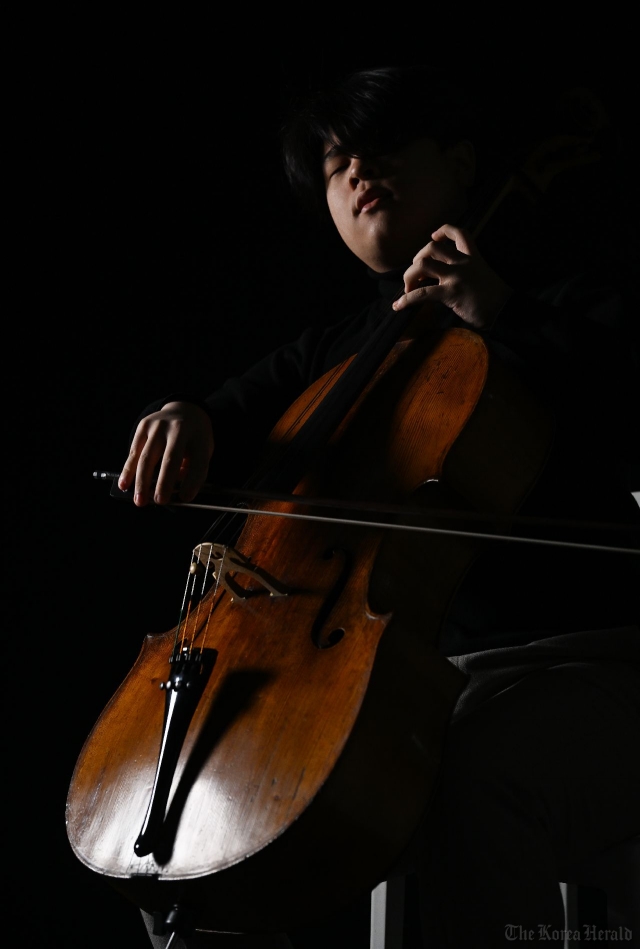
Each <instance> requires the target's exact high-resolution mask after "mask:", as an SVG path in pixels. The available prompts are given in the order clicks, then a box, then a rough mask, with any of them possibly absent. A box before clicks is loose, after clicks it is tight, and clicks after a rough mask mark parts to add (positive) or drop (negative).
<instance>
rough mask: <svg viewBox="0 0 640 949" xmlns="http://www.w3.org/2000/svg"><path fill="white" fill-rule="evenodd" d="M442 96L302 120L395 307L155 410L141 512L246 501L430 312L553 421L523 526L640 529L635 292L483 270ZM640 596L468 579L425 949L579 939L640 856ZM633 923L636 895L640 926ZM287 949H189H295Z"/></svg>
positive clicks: (310, 174)
mask: <svg viewBox="0 0 640 949" xmlns="http://www.w3.org/2000/svg"><path fill="white" fill-rule="evenodd" d="M438 88H439V87H438V86H437V83H436V81H435V77H434V76H433V75H432V74H431V72H430V71H429V69H428V68H426V67H412V68H406V69H379V70H369V71H365V72H361V73H357V74H354V75H352V76H349V77H347V78H346V79H344V80H342V81H341V82H339V83H338V84H336V85H335V86H333V87H331V88H329V89H326V90H324V91H322V92H320V93H318V94H316V95H314V96H313V97H310V98H309V100H308V101H307V102H306V103H305V104H304V105H302V106H298V107H297V108H296V111H295V114H294V115H293V117H292V118H291V120H290V121H289V123H288V124H287V126H286V129H285V132H284V139H283V141H284V158H285V166H286V170H287V174H288V176H289V179H290V181H291V183H292V185H293V187H294V189H295V190H296V191H297V192H298V193H299V194H300V195H301V196H302V197H303V198H306V199H308V201H309V202H310V203H311V204H312V205H313V206H314V207H315V208H316V210H317V213H319V214H321V215H328V216H329V217H330V219H331V221H332V222H333V225H335V227H336V228H337V231H338V233H339V235H340V237H341V239H342V240H343V242H344V243H345V244H346V246H347V247H348V248H349V250H350V251H351V252H352V253H353V254H355V256H356V257H357V258H358V259H359V260H360V261H361V262H362V264H363V265H364V266H365V267H366V268H367V270H368V273H369V275H370V277H371V278H372V287H373V286H374V284H377V288H378V296H377V297H376V298H375V299H374V300H373V302H371V304H370V305H368V306H367V307H366V308H365V309H364V310H363V311H361V312H360V313H357V314H355V315H354V316H353V317H351V318H348V319H346V320H342V321H341V322H339V323H330V324H329V325H328V326H327V327H324V328H311V329H309V330H307V331H306V332H305V333H304V334H303V335H302V336H301V337H300V338H299V339H298V340H296V341H295V342H293V343H291V344H288V345H285V346H283V347H281V348H280V349H278V350H276V351H275V352H273V353H272V354H271V355H269V356H268V357H267V358H265V359H263V360H262V361H261V362H260V363H258V364H257V365H256V366H254V367H252V368H249V369H248V370H247V372H246V373H245V374H244V375H242V376H240V377H238V378H232V379H229V380H227V382H226V383H225V384H224V385H223V386H222V388H219V389H217V390H216V391H214V392H213V393H212V394H211V395H208V396H206V398H201V397H200V396H199V395H198V394H195V393H190V392H176V393H169V394H168V395H166V396H165V397H163V398H161V399H159V400H158V401H157V402H156V403H154V404H153V405H152V406H149V407H147V409H145V410H144V412H143V413H142V417H141V418H140V421H139V422H138V424H137V427H136V429H135V433H134V436H133V439H132V443H131V450H130V454H129V457H128V458H127V460H126V463H125V465H124V467H123V470H122V474H121V477H120V481H119V486H120V488H121V489H122V490H127V489H131V488H134V489H135V503H136V505H138V506H144V505H146V504H148V503H150V502H151V501H152V500H153V501H154V502H155V503H156V504H160V505H163V504H167V503H168V502H169V501H170V499H171V497H172V496H173V494H174V491H177V492H178V495H179V497H180V498H181V499H182V500H185V501H188V500H192V499H193V498H194V497H195V496H196V494H197V493H198V491H199V489H200V488H201V486H202V485H203V483H204V482H205V481H207V480H216V481H220V480H221V479H222V480H227V481H228V482H229V483H230V484H233V483H240V482H239V481H238V480H237V479H238V478H240V477H241V476H242V474H243V472H244V473H245V474H246V472H247V471H248V469H249V467H250V465H251V463H252V461H253V460H254V459H255V458H256V457H257V455H258V452H259V450H260V447H261V445H262V444H263V443H264V440H265V438H266V436H267V435H268V433H269V431H270V429H271V428H272V426H273V425H274V423H275V422H276V421H277V419H278V418H279V417H280V416H281V414H282V413H283V412H284V410H285V409H286V408H287V406H288V405H290V404H291V402H293V400H294V399H295V398H296V397H297V396H298V395H299V394H300V393H301V392H302V391H304V389H305V388H307V387H308V386H309V385H310V384H311V383H312V382H313V381H314V379H317V378H318V377H319V376H320V375H321V374H322V373H324V372H325V371H327V370H328V369H330V368H332V367H333V366H334V365H336V364H337V363H339V362H340V361H341V360H343V359H345V358H346V357H347V356H349V355H351V354H353V353H355V352H357V351H358V348H359V346H360V345H361V344H362V343H363V341H364V340H365V339H366V338H367V335H368V334H369V333H370V332H371V330H372V328H373V327H374V326H376V325H377V324H378V322H379V321H380V320H381V319H382V318H384V315H385V313H386V312H387V311H388V309H389V306H390V305H391V303H392V301H395V302H393V308H394V309H395V310H396V311H400V310H402V309H403V308H406V307H410V306H412V305H413V304H417V303H424V302H425V301H429V303H430V305H431V306H432V309H433V313H434V318H435V319H436V320H437V321H438V325H439V326H441V327H450V326H466V327H470V328H472V329H473V330H474V331H476V332H477V333H479V334H481V335H482V336H483V337H484V338H485V339H486V341H487V343H488V346H489V349H490V351H491V352H492V353H493V354H494V356H495V358H498V359H503V360H506V361H507V362H508V363H509V364H510V365H511V366H512V367H513V368H515V370H516V371H517V372H518V373H519V374H520V375H521V376H522V377H523V378H524V379H526V381H527V383H528V384H530V385H531V386H532V388H533V390H534V391H535V392H536V394H537V395H538V397H539V398H540V399H541V400H544V402H545V404H548V405H549V406H550V407H551V410H552V412H553V415H554V419H555V427H556V431H555V438H554V443H553V448H552V451H551V454H550V457H549V460H548V462H547V464H546V466H545V470H544V472H543V475H542V477H541V479H540V482H539V484H538V485H537V486H536V489H535V490H534V492H533V493H532V495H531V497H530V498H529V499H528V502H527V506H526V509H525V511H526V513H528V514H530V515H532V516H538V517H540V518H545V519H551V518H564V519H568V520H574V521H588V522H595V521H601V522H606V523H618V524H627V525H633V524H635V525H638V524H639V523H640V510H638V506H637V504H636V503H635V501H634V499H633V497H632V495H631V490H630V487H629V485H628V483H625V480H624V472H625V463H626V462H627V460H628V457H629V452H630V446H631V444H632V441H633V439H632V432H633V425H634V420H635V419H636V418H637V416H636V414H635V413H637V408H638V403H637V391H636V390H635V389H634V386H635V377H634V372H635V373H636V374H637V369H638V366H637V356H635V355H634V352H633V335H634V334H633V332H631V330H630V327H629V322H628V321H629V319H630V317H629V315H628V310H626V309H625V302H624V294H623V293H622V289H621V287H620V286H619V285H618V281H616V280H614V281H613V285H612V286H611V285H609V284H608V282H607V281H604V280H603V279H602V274H601V273H597V274H594V273H593V272H591V273H589V274H587V275H585V274H581V273H579V272H578V271H577V270H575V269H573V268H572V267H569V270H568V272H567V273H562V268H561V266H560V267H559V266H558V265H559V264H560V265H561V264H562V261H558V260H556V259H555V258H553V256H552V255H551V254H547V255H545V254H544V253H541V254H540V256H539V258H538V259H537V261H536V263H537V264H539V263H540V261H542V264H541V267H542V269H541V271H538V272H537V273H536V274H535V285H532V283H530V282H529V281H528V280H527V277H529V276H530V274H529V273H527V268H526V267H524V266H523V267H518V266H514V264H513V258H514V256H515V258H516V261H517V263H522V262H521V261H518V260H517V254H515V255H514V254H513V252H511V254H510V255H509V254H507V253H506V248H508V245H509V238H508V236H507V237H506V239H505V240H503V245H502V250H503V251H504V252H505V253H504V258H505V259H504V261H502V262H503V268H501V266H500V265H501V257H500V254H499V253H495V254H494V255H493V256H492V258H491V262H489V255H488V254H487V253H485V252H484V251H483V253H481V252H480V251H479V249H478V246H479V244H480V243H481V242H480V240H478V241H476V240H475V239H474V237H473V236H472V234H471V232H470V230H469V229H468V228H467V227H466V226H465V215H466V213H467V211H468V209H469V206H470V202H471V198H472V195H473V193H474V189H475V188H476V157H477V156H476V150H475V148H474V144H473V142H472V136H470V135H469V129H468V125H467V124H466V120H465V117H464V110H462V108H461V106H460V102H459V101H456V100H455V99H454V98H453V97H450V96H449V95H448V94H446V92H445V91H444V90H442V91H436V90H437V89H438ZM603 239H604V238H603ZM606 239H607V240H608V239H609V236H607V238H606ZM543 240H544V237H543ZM551 243H552V242H551V240H549V244H551ZM511 251H512V249H511ZM605 276H607V275H606V274H605ZM634 360H636V361H635V362H634ZM239 431H241V433H242V438H241V439H238V437H237V433H238V432H239ZM603 450H604V453H605V454H606V457H607V464H606V466H603V464H602V461H601V452H602V451H603ZM555 536H562V535H560V534H556V535H555ZM580 536H581V538H582V539H587V540H589V539H595V540H597V539H598V538H599V537H600V536H601V535H599V534H598V533H597V531H596V532H595V533H594V534H593V538H591V535H589V534H588V532H585V531H583V532H582V533H581V535H580ZM639 578H640V577H639V573H638V562H637V558H633V557H628V558H624V557H616V556H613V555H611V554H606V553H601V554H598V553H597V552H593V551H587V550H585V551H580V550H578V549H566V548H557V549H554V548H552V547H548V546H545V547H536V546H535V545H531V546H525V545H514V547H506V546H499V545H498V546H495V545H494V546H492V547H490V548H487V551H486V552H484V553H483V554H482V555H481V556H480V557H478V559H477V561H476V562H475V563H474V565H473V567H472V568H471V570H470V571H469V573H468V574H467V575H466V577H465V578H464V581H463V582H462V584H461V586H460V589H459V591H458V593H457V595H456V598H455V600H454V602H453V603H452V605H451V608H450V610H449V613H448V616H447V620H446V623H445V625H444V628H443V629H442V631H441V634H440V642H439V648H440V651H441V652H442V653H443V655H445V656H447V657H448V658H449V660H450V661H451V662H452V663H453V664H454V665H456V666H457V667H458V668H460V669H461V670H462V671H463V672H464V673H465V674H466V675H467V676H468V677H469V678H468V685H467V687H466V688H465V690H464V692H463V693H462V695H461V696H460V699H459V701H458V704H457V706H456V708H455V710H454V713H453V717H452V721H451V725H450V729H449V736H448V740H447V745H446V748H445V758H444V762H443V766H442V774H441V780H440V784H439V787H438V790H437V793H436V798H435V800H434V801H433V802H432V806H431V808H430V810H429V815H428V819H427V820H426V822H425V824H424V826H423V827H422V828H421V829H420V831H419V833H418V834H417V836H416V840H415V842H414V846H413V847H412V853H411V855H410V858H409V862H408V863H407V865H406V866H407V867H409V868H410V869H413V870H415V871H416V872H417V873H418V874H419V878H420V887H421V919H422V927H423V933H424V943H425V946H428V947H430V949H431V947H439V946H443V947H444V946H449V947H460V949H469V947H472V946H473V947H476V946H500V945H511V944H514V943H515V944H516V945H517V944H519V942H522V944H525V943H526V944H527V945H531V944H538V943H542V942H545V941H547V942H548V941H549V939H550V938H552V937H551V936H550V935H549V934H550V933H551V934H553V933H554V932H555V933H559V932H561V931H562V930H563V928H564V911H563V904H562V899H561V894H560V889H559V885H558V882H559V881H560V880H571V879H573V878H574V876H575V873H576V872H577V871H576V867H579V866H580V864H581V863H584V861H585V860H586V858H589V857H591V856H594V855H596V854H598V853H600V852H601V851H605V850H607V848H609V847H611V846H613V845H615V844H618V843H620V842H621V841H625V840H631V839H632V838H633V837H634V836H636V835H638V834H639V833H640V819H639V818H638V813H639V809H638V806H637V802H638V800H639V799H640V794H639V792H640V761H639V759H638V756H637V753H634V752H633V750H632V749H633V746H634V739H635V741H637V738H638V735H639V734H640V728H639V726H640V699H639V696H640V689H639V688H638V687H639V686H640V646H639V634H640V629H639V627H638V607H637V591H638V589H640V584H639V583H638V580H639ZM426 582H428V577H425V583H426ZM401 869H403V870H404V869H405V867H404V866H403V868H401ZM572 875H573V876H572ZM619 882H620V886H619V888H618V890H617V896H616V895H615V894H611V895H610V896H611V899H610V904H609V922H610V924H611V926H612V927H613V926H622V927H626V928H625V929H624V932H625V933H626V932H627V931H629V932H632V938H633V941H631V942H630V941H628V940H629V937H627V936H618V937H617V938H625V939H627V944H629V945H640V921H639V920H638V918H637V915H636V916H635V917H634V916H633V912H634V901H633V883H634V882H635V884H636V887H637V886H638V881H637V880H636V881H633V880H629V879H628V878H625V879H623V880H621V881H619ZM620 894H622V898H620ZM616 899H617V900H618V901H617V902H616ZM639 904H640V896H639V895H638V893H637V892H636V901H635V907H636V909H635V912H636V914H637V906H638V905H639ZM278 938H279V937H264V939H263V940H262V941H261V939H262V937H258V936H252V937H243V936H238V937H233V936H212V937H208V941H205V940H204V937H201V936H196V937H194V938H193V941H192V942H188V943H187V946H188V949H192V947H200V946H201V945H203V946H204V945H211V946H212V947H213V946H216V945H221V946H222V945H227V944H229V945H237V946H238V949H240V947H242V946H244V945H248V946H256V947H258V946H260V945H264V946H269V945H276V944H278V945H286V944H287V937H285V936H284V935H283V936H282V939H281V940H280V942H278ZM274 939H275V941H274ZM162 940H163V937H158V936H153V937H152V941H153V942H154V945H157V946H158V947H161V946H162V945H163V944H164V943H163V941H162ZM199 940H202V941H199ZM174 945H177V946H179V945H180V943H179V942H178V943H175V942H174ZM296 949H298V947H296ZM299 949H303V947H302V946H300V947H299Z"/></svg>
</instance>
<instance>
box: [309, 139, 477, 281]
mask: <svg viewBox="0 0 640 949" xmlns="http://www.w3.org/2000/svg"><path fill="white" fill-rule="evenodd" d="M323 168H324V178H325V184H326V189H327V203H328V205H329V212H330V214H331V217H332V218H333V222H334V224H335V225H336V227H337V229H338V232H339V234H340V236H341V237H342V239H343V241H344V242H345V244H346V245H347V247H348V248H349V249H350V250H352V251H353V253H354V254H355V255H356V257H359V258H360V260H362V261H363V262H364V263H365V264H367V266H369V267H371V269H372V270H375V271H377V272H378V273H384V272H385V271H387V270H393V269H395V268H397V267H405V266H408V265H409V264H410V263H411V261H412V259H413V257H414V256H415V255H416V254H417V252H418V251H419V250H420V249H421V248H422V247H424V246H425V244H428V243H429V241H430V240H431V234H432V233H433V231H435V230H436V228H438V227H440V226H441V225H442V224H455V223H457V222H458V219H459V217H460V215H461V214H462V213H463V211H464V210H465V208H466V203H467V202H466V188H467V187H468V185H469V184H471V181H472V178H473V149H472V146H471V145H470V144H469V143H468V142H459V143H458V144H457V145H453V146H451V147H449V148H442V147H441V146H440V145H438V143H437V142H435V141H434V140H433V139H430V138H421V139H418V140H417V141H415V142H412V143H411V144H410V145H407V146H405V147H404V148H402V149H400V150H399V151H396V152H393V153H392V154H390V155H382V156H380V157H378V158H357V157H356V158H352V157H349V156H348V155H345V154H344V153H343V152H341V151H340V150H339V147H331V148H330V147H329V146H327V147H326V148H325V157H324V163H323Z"/></svg>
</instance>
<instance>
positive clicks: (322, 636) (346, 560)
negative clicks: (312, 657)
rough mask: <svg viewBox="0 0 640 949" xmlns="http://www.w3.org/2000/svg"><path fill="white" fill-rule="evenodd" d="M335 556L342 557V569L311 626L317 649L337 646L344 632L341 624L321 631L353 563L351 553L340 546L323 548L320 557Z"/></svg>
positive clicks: (329, 557)
mask: <svg viewBox="0 0 640 949" xmlns="http://www.w3.org/2000/svg"><path fill="white" fill-rule="evenodd" d="M336 556H340V557H342V569H341V571H340V574H339V576H338V579H337V580H336V582H335V583H334V585H333V589H332V590H331V592H330V593H329V595H328V596H327V598H326V600H325V601H324V603H323V604H322V608H321V609H320V611H319V613H318V615H317V616H316V619H315V622H314V624H313V628H312V630H311V640H312V642H313V645H314V646H316V647H317V648H318V649H331V648H332V647H333V646H337V645H338V643H339V642H340V640H341V639H342V638H343V637H344V633H345V631H344V629H343V628H342V627H341V626H339V627H335V628H334V629H332V630H330V631H329V632H328V633H323V630H324V627H325V624H326V623H327V620H328V619H329V617H330V616H331V613H332V611H333V608H334V606H335V605H336V603H337V602H338V600H339V599H340V596H341V595H342V591H343V590H344V588H345V586H346V583H347V579H348V577H349V574H350V572H351V566H352V563H353V555H352V554H350V553H348V552H347V551H346V550H343V549H342V548H338V549H334V548H332V547H330V548H329V549H328V550H325V552H324V553H323V555H322V559H323V560H332V559H333V558H334V557H336Z"/></svg>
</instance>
